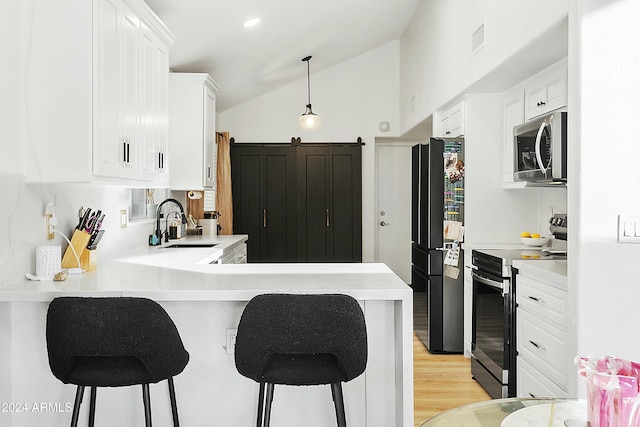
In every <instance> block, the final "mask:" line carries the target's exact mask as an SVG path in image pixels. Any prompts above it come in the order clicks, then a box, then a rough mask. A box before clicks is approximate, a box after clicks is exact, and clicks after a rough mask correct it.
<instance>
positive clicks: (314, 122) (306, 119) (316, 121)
mask: <svg viewBox="0 0 640 427" xmlns="http://www.w3.org/2000/svg"><path fill="white" fill-rule="evenodd" d="M310 59H311V56H307V57H304V58H302V61H303V62H306V63H307V95H308V96H309V103H308V104H307V109H306V111H305V112H304V114H303V115H301V116H300V118H299V119H298V124H299V125H300V128H302V129H308V130H313V129H318V128H319V127H320V123H321V120H320V116H318V115H317V114H314V112H313V110H312V109H311V83H310V77H309V60H310Z"/></svg>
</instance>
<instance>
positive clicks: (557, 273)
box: [513, 259, 567, 289]
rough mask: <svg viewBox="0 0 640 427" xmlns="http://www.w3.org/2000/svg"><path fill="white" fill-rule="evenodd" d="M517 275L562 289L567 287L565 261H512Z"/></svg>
mask: <svg viewBox="0 0 640 427" xmlns="http://www.w3.org/2000/svg"><path fill="white" fill-rule="evenodd" d="M513 267H515V268H517V269H518V272H519V274H522V275H523V276H527V277H530V278H532V279H536V280H540V281H542V282H545V283H549V284H552V285H555V286H558V287H561V288H563V289H566V287H567V260H566V259H565V260H520V259H519V260H513Z"/></svg>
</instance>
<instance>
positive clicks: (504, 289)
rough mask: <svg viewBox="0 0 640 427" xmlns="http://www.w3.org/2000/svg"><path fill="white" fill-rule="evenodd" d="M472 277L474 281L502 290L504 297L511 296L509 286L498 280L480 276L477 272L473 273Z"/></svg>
mask: <svg viewBox="0 0 640 427" xmlns="http://www.w3.org/2000/svg"><path fill="white" fill-rule="evenodd" d="M471 276H472V278H473V280H477V281H478V282H480V283H482V284H484V285H487V286H491V287H492V288H495V289H500V290H501V291H502V295H507V294H509V285H508V284H507V283H505V282H498V281H496V280H491V279H488V278H486V277H483V276H481V275H479V274H478V273H477V272H475V271H472V272H471Z"/></svg>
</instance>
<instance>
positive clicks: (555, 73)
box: [502, 59, 567, 188]
mask: <svg viewBox="0 0 640 427" xmlns="http://www.w3.org/2000/svg"><path fill="white" fill-rule="evenodd" d="M503 100H504V101H503V103H504V111H503V124H504V128H503V136H502V141H503V147H504V149H503V152H504V154H503V159H502V173H503V177H502V186H503V187H504V188H524V187H525V186H526V183H525V182H515V181H514V180H513V169H514V165H515V153H514V139H513V128H514V127H515V126H518V125H521V124H523V123H525V122H527V121H529V120H531V119H534V118H536V117H538V116H540V115H543V114H546V113H548V112H550V111H553V110H557V109H559V108H563V107H566V105H567V61H566V59H563V60H562V61H559V62H557V63H555V64H553V65H551V66H550V67H548V68H546V69H544V70H542V71H540V72H539V73H537V74H535V75H533V76H532V77H530V78H528V79H527V80H525V81H523V82H522V83H520V84H518V85H516V86H514V87H513V88H511V89H510V90H508V91H507V92H505V94H504V97H503Z"/></svg>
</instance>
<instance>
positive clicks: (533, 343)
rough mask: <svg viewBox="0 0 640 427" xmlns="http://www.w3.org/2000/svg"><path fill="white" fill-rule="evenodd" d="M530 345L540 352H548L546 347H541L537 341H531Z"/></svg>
mask: <svg viewBox="0 0 640 427" xmlns="http://www.w3.org/2000/svg"><path fill="white" fill-rule="evenodd" d="M529 343H530V344H531V345H532V346H534V347H535V348H537V349H538V350H546V349H545V348H544V346H543V345H540V344H538V343H537V342H535V341H531V340H529Z"/></svg>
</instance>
